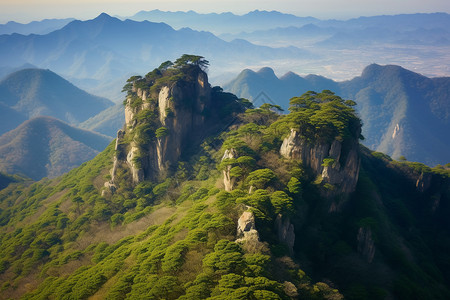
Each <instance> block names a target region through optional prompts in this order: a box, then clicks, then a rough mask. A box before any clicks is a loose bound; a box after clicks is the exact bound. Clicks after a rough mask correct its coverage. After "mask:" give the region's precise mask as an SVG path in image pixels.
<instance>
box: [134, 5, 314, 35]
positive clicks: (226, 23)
mask: <svg viewBox="0 0 450 300" xmlns="http://www.w3.org/2000/svg"><path fill="white" fill-rule="evenodd" d="M128 18H129V19H132V20H136V21H145V20H148V21H152V22H164V23H167V24H169V25H170V26H173V27H175V28H183V27H189V28H192V29H195V30H207V31H210V32H213V33H215V34H221V33H239V32H242V31H253V30H263V29H269V28H274V27H286V26H302V25H306V24H310V23H316V22H319V21H320V20H319V19H316V18H313V17H298V16H295V15H292V14H285V13H281V12H278V11H264V10H262V11H261V10H254V11H251V12H249V13H247V14H244V15H235V14H233V13H231V12H225V13H207V14H201V13H197V12H195V11H192V10H191V11H188V12H183V11H177V12H171V11H161V10H158V9H155V10H151V11H140V12H138V13H137V14H135V15H134V16H131V17H128Z"/></svg>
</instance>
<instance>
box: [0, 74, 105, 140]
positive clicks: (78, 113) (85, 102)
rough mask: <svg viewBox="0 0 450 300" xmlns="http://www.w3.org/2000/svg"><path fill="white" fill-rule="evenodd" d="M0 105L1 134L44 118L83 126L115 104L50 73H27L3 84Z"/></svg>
mask: <svg viewBox="0 0 450 300" xmlns="http://www.w3.org/2000/svg"><path fill="white" fill-rule="evenodd" d="M0 105H1V107H2V110H1V112H0V115H1V117H2V118H1V121H0V125H1V126H0V133H4V132H6V131H8V130H11V129H12V128H15V127H16V126H17V125H19V124H20V123H22V122H23V121H24V120H26V119H30V118H33V117H36V116H42V115H45V116H52V117H55V118H58V119H60V120H63V121H65V122H68V123H73V124H76V123H80V122H82V121H85V120H87V119H88V118H90V117H92V116H94V115H96V114H97V113H99V112H101V111H103V110H104V109H106V108H107V107H110V106H112V105H113V103H112V102H111V101H109V100H107V99H105V98H101V97H97V96H93V95H91V94H88V93H86V92H85V91H83V90H81V89H79V88H77V87H76V86H74V85H72V84H71V83H70V82H68V81H67V80H65V79H63V78H62V77H60V76H59V75H57V74H55V73H53V72H52V71H50V70H42V69H24V70H20V71H17V72H14V73H12V74H10V75H9V76H7V77H6V78H4V79H3V80H2V81H0Z"/></svg>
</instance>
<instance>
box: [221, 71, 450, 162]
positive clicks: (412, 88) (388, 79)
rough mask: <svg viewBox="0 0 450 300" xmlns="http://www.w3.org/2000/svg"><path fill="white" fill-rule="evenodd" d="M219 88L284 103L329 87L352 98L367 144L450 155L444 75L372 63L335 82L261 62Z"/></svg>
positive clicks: (444, 158)
mask: <svg viewBox="0 0 450 300" xmlns="http://www.w3.org/2000/svg"><path fill="white" fill-rule="evenodd" d="M224 89H225V90H228V91H230V92H232V93H235V94H236V95H237V96H239V97H245V98H249V99H251V100H252V101H254V102H255V104H256V105H260V104H262V103H264V102H271V103H274V104H278V105H281V106H282V107H284V108H285V109H287V108H288V106H289V102H288V101H289V99H290V98H291V97H294V96H299V95H301V94H303V93H304V92H306V91H308V90H314V91H321V90H323V89H329V90H332V91H334V92H335V93H336V94H338V95H340V96H342V97H345V98H348V99H353V100H355V101H356V102H357V103H358V105H357V109H358V111H359V114H360V115H361V118H362V120H363V122H364V126H363V135H364V136H365V138H366V140H365V141H364V144H365V145H367V146H368V147H369V148H371V149H374V150H377V151H380V152H384V153H387V154H389V155H391V156H393V157H394V158H398V157H400V156H402V155H403V156H405V157H406V158H407V159H409V160H411V161H420V162H424V163H427V164H429V165H436V164H445V163H448V162H449V161H450V155H449V152H448V149H450V135H449V134H448V132H450V96H449V95H450V78H449V77H445V78H427V77H425V76H422V75H420V74H417V73H414V72H411V71H408V70H406V69H404V68H401V67H399V66H392V65H388V66H379V65H376V64H373V65H370V66H368V67H367V68H365V69H364V71H363V73H362V75H361V76H360V77H356V78H354V79H352V80H349V81H344V82H336V81H333V80H330V79H327V78H324V77H321V76H315V75H308V76H306V77H301V76H299V75H297V74H294V73H292V72H290V73H287V74H286V75H284V76H282V77H280V78H278V77H277V76H276V75H275V74H274V72H273V70H272V69H270V68H263V69H261V70H260V71H258V72H254V71H251V70H244V71H242V72H241V74H239V76H238V77H237V78H236V79H234V80H232V81H231V82H230V83H229V84H227V85H225V86H224Z"/></svg>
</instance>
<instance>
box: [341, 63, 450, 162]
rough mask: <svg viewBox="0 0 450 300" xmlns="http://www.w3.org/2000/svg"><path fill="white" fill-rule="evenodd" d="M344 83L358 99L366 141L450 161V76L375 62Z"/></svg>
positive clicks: (417, 158)
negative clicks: (430, 75)
mask: <svg viewBox="0 0 450 300" xmlns="http://www.w3.org/2000/svg"><path fill="white" fill-rule="evenodd" d="M340 87H341V93H342V94H343V95H345V96H346V97H347V98H350V99H354V100H355V101H356V102H357V103H358V111H359V113H360V115H361V118H362V119H363V121H364V129H363V134H364V136H365V137H366V141H365V142H364V143H365V144H366V145H368V146H369V147H371V148H373V149H376V150H377V151H381V152H384V153H388V154H389V155H392V156H393V157H396V158H398V157H399V156H401V155H404V156H405V157H406V158H407V159H408V160H412V161H421V162H425V163H427V164H430V165H435V164H438V163H440V164H445V163H447V162H449V161H450V152H449V149H450V135H449V132H450V97H449V95H450V77H446V78H427V77H425V76H422V75H420V74H417V73H414V72H412V71H408V70H406V69H404V68H401V67H399V66H392V65H388V66H379V65H376V64H373V65H370V66H368V67H367V68H365V69H364V71H363V73H362V75H361V76H360V77H356V78H354V79H352V80H350V81H346V82H342V83H340Z"/></svg>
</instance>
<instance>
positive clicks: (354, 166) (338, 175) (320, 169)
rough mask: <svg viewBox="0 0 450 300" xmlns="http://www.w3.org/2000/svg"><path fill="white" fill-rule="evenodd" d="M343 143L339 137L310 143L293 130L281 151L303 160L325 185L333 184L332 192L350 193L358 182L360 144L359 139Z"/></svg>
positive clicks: (292, 157) (287, 156)
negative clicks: (344, 145) (329, 140)
mask: <svg viewBox="0 0 450 300" xmlns="http://www.w3.org/2000/svg"><path fill="white" fill-rule="evenodd" d="M342 144H343V142H341V141H339V140H337V139H335V140H333V141H332V142H331V143H330V142H325V141H324V142H318V143H310V142H308V141H307V139H305V138H302V137H301V136H300V135H299V133H298V132H297V131H296V130H294V129H291V133H290V135H289V136H288V137H286V138H285V139H284V140H283V144H282V145H281V148H280V154H281V155H282V156H284V157H285V158H289V159H296V160H300V161H301V162H302V163H303V164H304V165H305V166H307V167H309V168H310V169H311V170H312V171H313V172H314V174H315V175H316V176H318V177H319V180H318V181H319V182H321V184H322V185H323V186H325V185H326V184H329V185H331V186H327V187H328V189H327V190H328V191H327V193H328V194H329V195H336V194H350V193H351V192H353V191H354V190H355V187H356V183H357V182H358V174H359V167H360V163H361V159H360V157H359V145H358V142H357V141H356V140H354V141H351V142H347V145H346V147H345V148H346V149H343V147H342Z"/></svg>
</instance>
